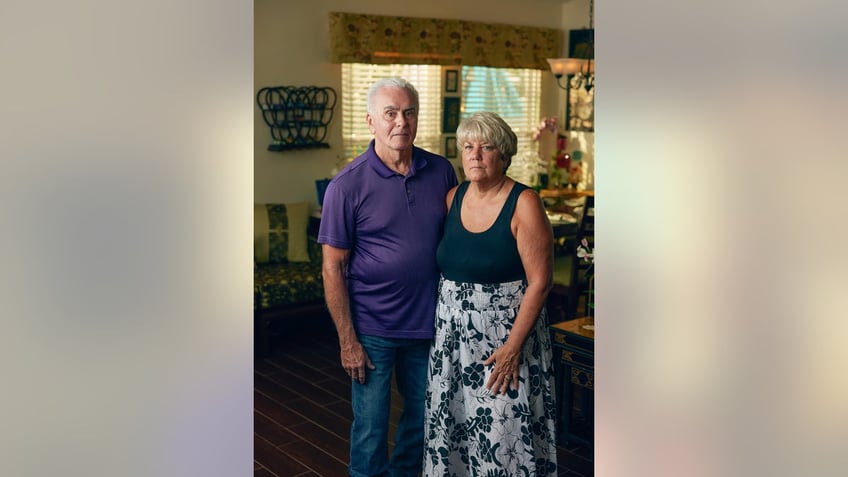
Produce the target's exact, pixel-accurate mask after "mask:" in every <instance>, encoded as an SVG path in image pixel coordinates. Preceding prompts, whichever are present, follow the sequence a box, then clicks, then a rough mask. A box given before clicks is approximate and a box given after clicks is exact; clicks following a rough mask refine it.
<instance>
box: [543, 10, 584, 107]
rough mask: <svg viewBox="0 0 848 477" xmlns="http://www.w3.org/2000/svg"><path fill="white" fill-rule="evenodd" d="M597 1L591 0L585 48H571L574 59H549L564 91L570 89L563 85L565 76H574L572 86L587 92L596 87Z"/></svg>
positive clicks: (558, 82) (558, 83)
mask: <svg viewBox="0 0 848 477" xmlns="http://www.w3.org/2000/svg"><path fill="white" fill-rule="evenodd" d="M594 14H595V0H589V29H588V30H585V31H586V33H587V34H588V38H587V39H586V42H585V44H581V46H583V48H579V49H578V48H575V47H574V46H573V45H572V46H571V48H572V52H573V53H574V55H575V57H574V58H548V59H547V61H548V64H550V65H551V72H552V73H553V74H554V77H555V78H556V79H557V85H559V87H560V88H562V89H568V85H567V84H566V85H563V84H562V77H563V76H566V77H568V76H572V78H571V85H572V86H573V87H576V88H584V89H585V90H586V92H589V91H591V89H592V88H593V87H594V86H595V28H594Z"/></svg>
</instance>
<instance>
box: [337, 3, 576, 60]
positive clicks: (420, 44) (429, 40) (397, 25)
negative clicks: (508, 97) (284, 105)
mask: <svg viewBox="0 0 848 477" xmlns="http://www.w3.org/2000/svg"><path fill="white" fill-rule="evenodd" d="M329 21H330V61H331V62H333V63H371V64H392V63H394V64H433V65H459V64H462V65H468V66H490V67H498V68H533V69H540V70H547V69H548V63H547V62H546V61H545V58H556V57H559V56H560V54H559V51H560V37H561V33H562V32H561V31H560V30H558V29H556V28H536V27H527V26H518V25H503V24H497V23H479V22H469V21H464V20H447V19H438V18H415V17H392V16H384V15H363V14H357V13H343V12H332V13H330V15H329Z"/></svg>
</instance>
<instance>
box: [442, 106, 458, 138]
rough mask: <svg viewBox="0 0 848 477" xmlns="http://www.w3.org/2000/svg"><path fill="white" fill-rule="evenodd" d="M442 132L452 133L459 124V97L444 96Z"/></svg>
mask: <svg viewBox="0 0 848 477" xmlns="http://www.w3.org/2000/svg"><path fill="white" fill-rule="evenodd" d="M443 104H444V108H443V111H442V132H443V133H448V134H453V133H455V132H456V128H457V126H459V98H444V101H443Z"/></svg>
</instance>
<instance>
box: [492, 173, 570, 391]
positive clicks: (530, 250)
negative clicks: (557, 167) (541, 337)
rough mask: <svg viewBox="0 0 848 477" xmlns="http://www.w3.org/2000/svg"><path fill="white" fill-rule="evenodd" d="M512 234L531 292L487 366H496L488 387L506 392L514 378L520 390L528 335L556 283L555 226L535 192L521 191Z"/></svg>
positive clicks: (523, 300)
mask: <svg viewBox="0 0 848 477" xmlns="http://www.w3.org/2000/svg"><path fill="white" fill-rule="evenodd" d="M512 231H513V235H514V236H515V240H516V242H517V244H518V254H519V255H520V257H521V264H522V266H523V267H524V273H525V275H526V276H527V290H526V291H525V292H524V298H523V299H522V301H521V306H520V307H519V309H518V316H516V318H515V322H514V323H513V325H512V331H510V333H509V337H508V338H507V340H506V343H505V344H504V345H503V346H502V347H500V348H498V349H497V350H495V352H494V353H492V356H490V357H489V359H487V360H486V361H485V363H484V364H491V363H492V362H494V363H495V369H494V371H493V372H492V377H491V378H490V380H489V384H488V385H487V387H489V389H493V390H497V391H498V392H506V389H507V386H508V385H509V381H506V380H505V379H504V376H507V375H508V376H510V381H511V382H512V383H514V385H513V388H514V389H518V364H519V361H520V358H521V351H522V349H523V348H524V343H525V342H526V341H527V336H528V335H529V334H530V332H531V331H532V330H533V327H534V326H535V325H536V320H537V319H538V318H539V314H540V313H541V312H542V307H544V306H545V300H546V299H547V297H548V292H550V290H551V286H552V284H553V256H554V238H553V231H552V229H551V223H550V221H548V216H547V214H545V207H544V205H543V204H542V200H541V199H540V198H539V196H538V194H536V192H534V191H533V190H532V189H527V190H524V191H522V192H521V195H520V196H519V197H518V203H517V204H516V207H515V213H514V214H513V218H512Z"/></svg>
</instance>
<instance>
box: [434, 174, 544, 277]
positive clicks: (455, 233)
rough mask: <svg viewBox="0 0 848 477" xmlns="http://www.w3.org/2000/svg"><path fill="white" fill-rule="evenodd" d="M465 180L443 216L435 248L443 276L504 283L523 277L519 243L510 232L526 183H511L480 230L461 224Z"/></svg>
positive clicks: (466, 186)
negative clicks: (500, 205) (492, 217)
mask: <svg viewBox="0 0 848 477" xmlns="http://www.w3.org/2000/svg"><path fill="white" fill-rule="evenodd" d="M468 184H469V183H468V182H464V183H462V184H460V185H459V187H458V188H457V190H456V194H454V197H453V202H452V203H451V209H450V212H448V216H447V218H446V219H445V232H444V234H443V235H442V240H441V242H439V247H438V249H437V250H436V262H437V263H438V265H439V269H440V270H441V272H442V274H443V275H444V276H445V278H447V279H449V280H453V281H455V282H470V283H503V282H511V281H515V280H523V279H525V278H526V275H525V273H524V267H523V266H522V264H521V257H520V256H519V255H518V244H517V243H516V242H515V237H513V235H512V229H511V228H510V222H511V221H512V215H513V212H515V204H516V203H517V202H518V196H519V195H520V194H521V192H522V191H523V190H524V189H527V186H525V185H524V184H520V183H518V182H516V183H515V185H513V187H512V190H511V191H510V192H509V196H508V197H507V199H506V202H505V203H504V205H503V208H501V212H500V214H498V217H497V219H495V223H494V224H492V226H491V227H489V229H488V230H486V231H484V232H480V233H474V232H469V231H468V230H466V229H465V227H463V225H462V220H461V219H460V210H461V208H462V199H463V197H465V192H466V191H467V190H468Z"/></svg>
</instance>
